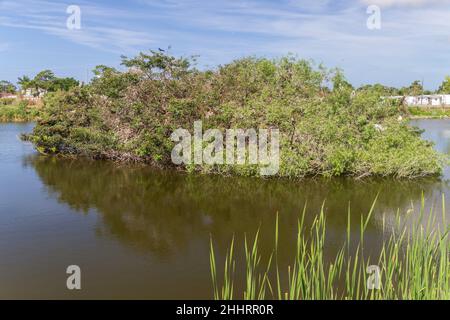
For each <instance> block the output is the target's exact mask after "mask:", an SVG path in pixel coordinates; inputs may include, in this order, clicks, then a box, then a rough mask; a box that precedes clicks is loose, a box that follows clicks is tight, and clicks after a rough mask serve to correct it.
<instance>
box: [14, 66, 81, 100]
mask: <svg viewBox="0 0 450 320" xmlns="http://www.w3.org/2000/svg"><path fill="white" fill-rule="evenodd" d="M18 84H19V85H20V86H21V88H22V90H27V89H32V90H33V92H34V93H35V94H38V93H39V92H40V91H45V92H56V91H61V90H62V91H68V90H69V89H71V88H74V87H77V86H78V85H79V82H78V81H77V80H75V79H74V78H58V77H57V76H55V74H54V73H53V71H51V70H43V71H41V72H39V73H38V74H36V76H35V77H34V78H33V79H30V78H29V77H28V76H23V77H20V78H19V79H18Z"/></svg>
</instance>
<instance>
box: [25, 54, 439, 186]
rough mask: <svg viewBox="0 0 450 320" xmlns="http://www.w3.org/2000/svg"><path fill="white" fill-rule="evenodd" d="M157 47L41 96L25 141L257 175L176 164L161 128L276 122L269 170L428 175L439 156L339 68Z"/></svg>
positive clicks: (395, 110)
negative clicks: (275, 162) (197, 58)
mask: <svg viewBox="0 0 450 320" xmlns="http://www.w3.org/2000/svg"><path fill="white" fill-rule="evenodd" d="M192 62H193V61H192V60H191V59H184V58H175V57H172V56H169V55H166V54H165V53H162V52H152V53H151V54H149V55H147V54H140V55H139V56H137V57H135V58H132V59H128V58H124V60H123V64H124V65H125V66H127V67H129V68H130V69H129V70H130V71H128V72H119V71H118V70H116V69H113V68H108V67H105V66H99V67H97V69H96V70H95V73H96V75H97V77H96V78H95V79H94V80H93V81H92V83H91V84H89V85H87V86H84V87H82V88H74V89H72V90H71V91H69V92H67V93H65V92H60V93H56V94H49V95H48V96H47V97H46V99H45V105H44V109H43V113H42V117H41V120H40V121H38V124H37V126H36V127H35V129H34V131H33V133H32V135H30V136H29V137H28V138H29V139H30V140H32V141H33V142H34V143H35V145H36V146H37V148H38V149H39V150H40V151H41V152H43V153H62V154H74V155H85V156H88V157H92V158H106V159H112V160H116V161H142V162H146V163H150V164H153V165H155V166H160V167H172V168H176V169H179V170H185V171H189V172H201V173H216V174H222V175H245V176H258V175H259V174H260V170H259V169H260V168H259V166H258V165H251V164H248V163H247V164H246V165H206V164H203V165H179V166H175V165H174V164H173V163H172V161H171V151H172V149H173V147H174V145H175V143H174V142H172V141H171V140H170V136H171V133H172V132H173V131H174V130H176V129H178V128H184V129H187V130H189V131H191V132H192V128H193V123H194V121H196V120H202V121H203V129H204V130H207V129H210V128H217V129H219V130H221V131H224V130H226V129H228V128H242V129H249V128H254V129H267V128H277V129H279V130H280V135H281V137H280V140H281V141H280V154H281V159H280V170H279V172H278V176H280V177H290V178H298V177H305V176H314V175H323V176H340V175H349V176H355V177H365V176H394V177H401V178H403V177H407V178H414V177H420V176H428V175H437V174H439V173H440V172H441V168H442V158H441V157H440V156H439V155H438V154H437V153H436V152H435V151H434V150H433V147H432V145H431V144H430V143H428V142H426V141H423V140H421V138H420V133H419V132H418V130H416V129H414V128H411V127H409V126H408V124H407V121H399V120H398V119H399V114H401V108H400V106H399V105H398V102H396V101H390V100H387V99H382V98H381V94H380V93H379V92H377V91H376V90H372V89H370V88H366V89H358V90H354V89H353V88H352V86H351V85H350V84H349V83H348V82H347V81H346V80H345V78H344V76H343V75H342V73H341V72H340V71H339V70H328V69H325V68H323V67H322V66H314V65H313V64H312V63H310V62H308V61H304V60H298V59H296V58H294V57H290V56H289V57H284V58H281V59H277V60H268V59H263V58H261V59H259V58H243V59H240V60H236V61H234V62H232V63H229V64H227V65H223V66H219V67H217V68H214V69H210V70H203V71H200V70H197V69H195V68H193V67H192Z"/></svg>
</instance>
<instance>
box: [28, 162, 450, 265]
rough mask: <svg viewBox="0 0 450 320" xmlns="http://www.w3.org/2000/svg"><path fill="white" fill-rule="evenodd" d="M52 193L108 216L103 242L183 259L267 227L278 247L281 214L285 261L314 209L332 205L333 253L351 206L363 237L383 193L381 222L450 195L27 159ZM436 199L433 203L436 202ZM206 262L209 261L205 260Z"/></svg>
mask: <svg viewBox="0 0 450 320" xmlns="http://www.w3.org/2000/svg"><path fill="white" fill-rule="evenodd" d="M26 163H27V165H30V166H32V167H33V168H34V169H35V170H36V172H37V173H38V175H39V177H40V179H41V180H42V182H43V183H44V184H45V185H46V186H47V187H48V190H49V192H50V193H51V194H53V195H54V196H55V197H57V198H58V200H59V201H61V202H64V203H66V204H69V205H70V207H71V208H72V209H74V210H76V211H82V212H85V213H87V212H88V211H89V210H90V209H95V210H96V211H97V212H98V213H100V214H101V217H102V223H100V224H98V227H97V232H98V235H99V236H113V237H116V238H117V239H120V241H121V242H123V243H125V244H129V245H132V246H133V247H135V248H138V249H140V250H144V251H149V252H151V253H153V254H155V255H157V256H160V257H164V256H170V255H176V254H177V253H178V252H179V251H180V250H183V248H185V247H186V246H187V245H188V244H189V242H190V241H191V240H192V239H194V238H197V237H198V236H202V238H204V239H205V241H207V238H208V235H209V234H212V235H213V237H214V239H215V240H216V241H217V242H218V243H219V245H220V246H221V247H222V248H225V247H226V246H227V244H228V242H229V239H230V237H231V235H232V234H236V235H237V236H242V235H243V234H245V233H247V234H254V233H255V232H256V230H257V229H258V227H259V226H260V223H261V228H262V229H263V230H262V231H263V233H262V234H263V235H267V236H266V237H264V236H263V242H264V241H265V242H267V247H268V248H271V241H272V239H271V235H272V234H273V230H272V229H273V222H274V216H275V214H276V213H277V212H278V213H279V214H280V221H281V225H280V227H281V232H280V233H281V234H282V235H284V244H285V245H284V246H283V248H284V250H283V251H285V252H286V255H288V253H289V252H293V251H292V250H294V247H293V246H294V243H295V241H292V240H293V237H294V236H295V226H296V222H297V219H298V217H299V215H300V213H301V211H302V209H303V206H304V205H305V203H307V208H308V215H307V217H306V220H307V223H308V222H309V223H311V221H312V219H313V218H314V216H315V215H316V214H317V213H318V212H319V211H320V208H321V206H322V204H323V203H324V200H325V210H326V212H327V218H328V226H329V233H330V235H329V236H330V239H329V247H330V250H331V251H334V250H333V248H339V247H340V243H341V242H342V241H343V240H344V237H345V230H346V224H347V210H348V206H349V204H350V206H351V211H352V216H351V219H352V225H353V226H354V229H355V231H356V232H357V231H358V230H359V229H358V223H359V222H360V218H361V214H365V213H367V212H368V211H369V209H370V206H371V204H372V202H373V200H374V198H375V196H376V195H377V194H378V193H379V197H378V202H377V207H376V212H375V216H376V217H377V218H378V221H380V220H381V215H382V214H387V215H394V214H395V212H396V210H397V209H398V208H401V209H402V211H406V209H407V208H409V207H411V205H412V203H416V204H417V203H418V202H420V200H421V196H422V192H423V193H424V195H425V197H426V198H428V199H431V200H433V201H437V200H439V199H440V195H441V193H442V192H446V190H448V185H447V183H445V182H441V181H437V180H435V179H424V180H414V181H408V180H405V181H395V180H389V179H371V180H363V181H354V180H351V179H313V180H305V181H287V180H259V179H252V178H239V177H227V178H223V177H218V176H190V175H184V174H180V173H174V172H168V171H155V170H153V169H151V168H148V167H141V166H125V165H122V166H119V165H117V164H112V163H108V162H98V161H89V160H67V159H66V160H64V159H57V158H49V157H42V156H32V157H29V158H27V160H26ZM433 201H432V202H433ZM380 232H381V230H380V227H379V225H377V219H375V220H374V221H373V222H372V224H371V225H370V226H369V231H368V235H369V237H370V236H371V237H372V239H371V240H372V241H371V242H372V243H373V246H374V247H376V246H377V243H379V242H380V240H381V237H382V236H383V235H382V234H381V233H380ZM205 258H206V257H205Z"/></svg>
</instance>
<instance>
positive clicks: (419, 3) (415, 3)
mask: <svg viewBox="0 0 450 320" xmlns="http://www.w3.org/2000/svg"><path fill="white" fill-rule="evenodd" d="M361 2H362V3H364V4H366V5H378V6H380V7H383V8H387V7H423V6H429V5H448V4H450V1H449V0H362V1H361Z"/></svg>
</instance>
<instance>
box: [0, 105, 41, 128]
mask: <svg viewBox="0 0 450 320" xmlns="http://www.w3.org/2000/svg"><path fill="white" fill-rule="evenodd" d="M39 115H40V108H39V106H36V105H29V104H28V102H27V101H25V100H17V99H0V122H27V121H33V120H36V119H37V118H38V117H39Z"/></svg>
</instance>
